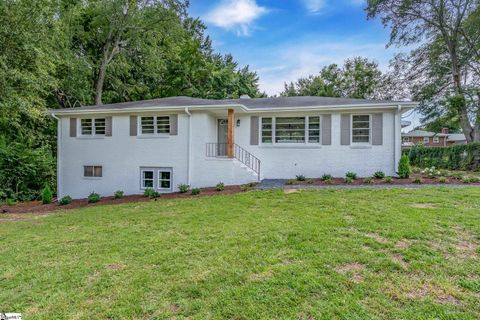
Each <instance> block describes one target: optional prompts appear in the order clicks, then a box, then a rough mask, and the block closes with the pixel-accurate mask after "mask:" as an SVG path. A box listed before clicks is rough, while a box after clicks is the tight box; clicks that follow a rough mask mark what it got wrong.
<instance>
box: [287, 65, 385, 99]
mask: <svg viewBox="0 0 480 320" xmlns="http://www.w3.org/2000/svg"><path fill="white" fill-rule="evenodd" d="M381 77H382V73H381V72H380V70H379V69H378V64H377V63H375V62H373V61H369V60H368V59H366V58H361V57H356V58H353V59H347V60H345V62H344V65H343V67H342V68H339V67H338V66H337V65H336V64H330V65H328V66H326V67H323V68H322V70H321V71H320V73H319V74H318V75H317V76H312V75H311V76H309V77H307V78H300V79H298V80H297V81H296V82H295V83H293V82H291V83H289V84H287V83H285V89H284V91H283V92H282V93H281V95H282V96H321V97H348V98H358V99H366V98H371V97H374V96H375V95H379V92H378V90H377V89H378V88H379V87H380V86H379V85H380V80H381Z"/></svg>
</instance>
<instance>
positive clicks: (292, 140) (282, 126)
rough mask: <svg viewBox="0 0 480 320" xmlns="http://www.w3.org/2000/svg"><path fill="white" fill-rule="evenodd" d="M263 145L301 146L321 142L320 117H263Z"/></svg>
mask: <svg viewBox="0 0 480 320" xmlns="http://www.w3.org/2000/svg"><path fill="white" fill-rule="evenodd" d="M261 141H262V143H263V144H281V143H282V144H299V143H319V142H320V117H319V116H307V117H263V118H262V122H261Z"/></svg>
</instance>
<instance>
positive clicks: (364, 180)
mask: <svg viewBox="0 0 480 320" xmlns="http://www.w3.org/2000/svg"><path fill="white" fill-rule="evenodd" d="M363 183H365V184H372V183H373V178H372V177H367V178H365V179H363Z"/></svg>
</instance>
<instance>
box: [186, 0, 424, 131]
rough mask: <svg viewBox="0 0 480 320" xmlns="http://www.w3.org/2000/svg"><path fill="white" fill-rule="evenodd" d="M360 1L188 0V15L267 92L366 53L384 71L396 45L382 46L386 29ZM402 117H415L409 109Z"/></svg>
mask: <svg viewBox="0 0 480 320" xmlns="http://www.w3.org/2000/svg"><path fill="white" fill-rule="evenodd" d="M365 5H366V1H365V0H276V1H275V0H191V2H190V9H189V10H190V14H191V15H192V16H194V17H200V18H201V20H202V21H203V22H204V23H205V24H206V25H207V28H208V29H207V34H208V35H209V36H210V37H211V39H212V44H213V47H214V49H215V51H217V52H220V53H223V54H226V53H231V54H232V55H233V57H234V58H235V60H236V61H238V62H239V64H240V66H244V65H249V66H250V69H251V70H254V71H256V72H257V74H258V76H259V78H260V80H259V86H260V90H261V91H265V92H266V93H267V94H269V95H274V94H278V93H280V92H281V91H282V90H283V87H284V83H285V82H290V81H295V80H297V79H298V78H299V77H306V76H308V75H311V74H317V73H318V72H319V71H320V69H321V68H322V67H323V66H325V65H328V64H330V63H337V64H339V65H341V64H343V61H344V60H345V59H347V58H351V57H355V56H362V57H368V58H369V59H372V60H374V61H376V62H377V63H378V64H379V67H380V69H381V70H386V69H387V68H388V64H389V61H390V59H392V58H393V55H394V54H395V53H397V52H400V50H401V49H400V48H396V47H390V48H388V49H387V48H386V44H387V43H388V39H389V30H388V29H385V28H384V27H383V26H382V24H381V22H380V21H379V20H378V19H375V20H367V16H366V12H365ZM407 120H412V121H414V122H418V116H417V115H416V114H415V115H413V116H411V117H409V119H407Z"/></svg>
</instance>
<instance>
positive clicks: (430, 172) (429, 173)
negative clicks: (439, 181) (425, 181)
mask: <svg viewBox="0 0 480 320" xmlns="http://www.w3.org/2000/svg"><path fill="white" fill-rule="evenodd" d="M421 174H423V175H426V176H429V177H436V176H439V175H440V171H439V170H437V169H436V168H435V167H433V166H432V167H430V168H425V169H423V170H422V171H421Z"/></svg>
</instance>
